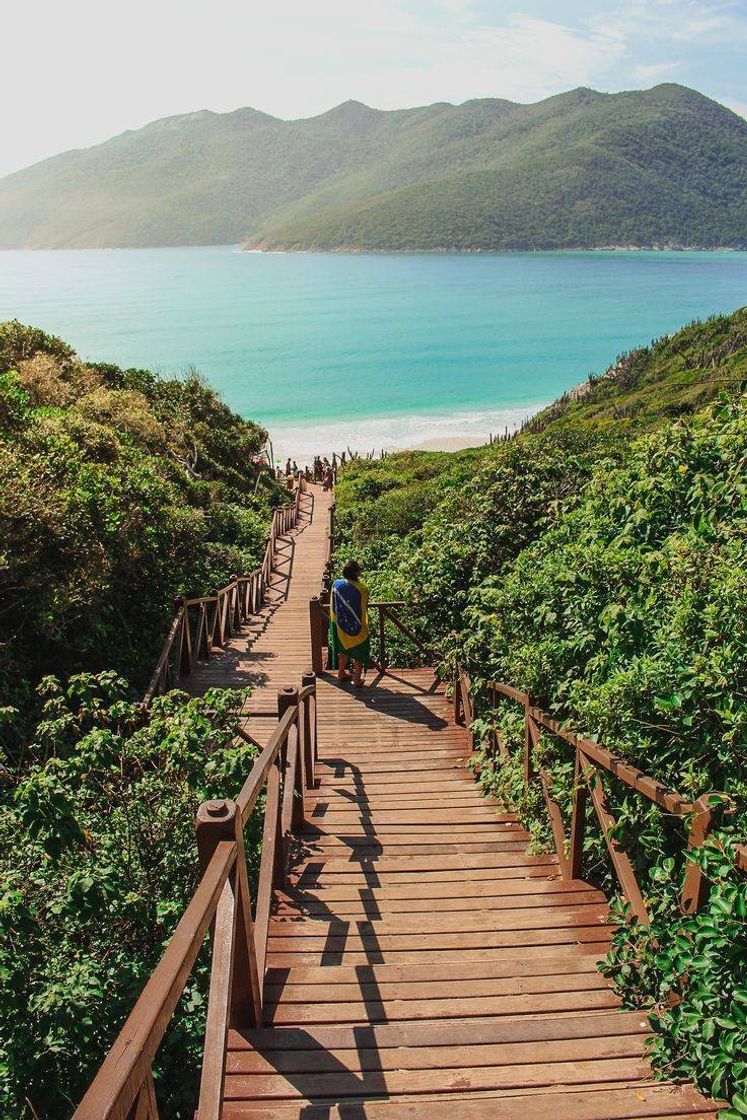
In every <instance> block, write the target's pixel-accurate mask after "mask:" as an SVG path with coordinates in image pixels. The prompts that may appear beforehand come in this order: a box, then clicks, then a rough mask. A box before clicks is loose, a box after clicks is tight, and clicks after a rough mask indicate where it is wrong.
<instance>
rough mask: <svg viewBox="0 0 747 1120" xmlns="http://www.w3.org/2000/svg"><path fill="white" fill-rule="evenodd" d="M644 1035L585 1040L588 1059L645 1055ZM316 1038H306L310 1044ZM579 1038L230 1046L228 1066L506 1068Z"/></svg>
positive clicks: (566, 1051)
mask: <svg viewBox="0 0 747 1120" xmlns="http://www.w3.org/2000/svg"><path fill="white" fill-rule="evenodd" d="M647 1037H648V1036H647V1035H645V1034H618V1035H608V1036H606V1037H604V1036H602V1037H597V1038H586V1039H584V1040H583V1045H584V1053H585V1054H586V1056H587V1057H588V1058H607V1059H615V1058H631V1057H641V1056H642V1054H643V1047H644V1042H645V1040H646V1038H647ZM312 1041H313V1036H312V1038H311V1039H307V1045H309V1044H310V1043H311V1042H312ZM578 1049H579V1043H578V1041H577V1040H576V1039H560V1040H557V1041H554V1042H502V1043H500V1044H489V1043H479V1044H474V1045H471V1046H467V1045H463V1044H461V1042H460V1043H456V1044H454V1045H452V1046H441V1047H438V1046H435V1047H434V1046H408V1047H397V1048H396V1050H393V1049H389V1050H381V1049H379V1048H378V1047H374V1048H366V1047H365V1045H364V1046H362V1047H361V1048H360V1049H356V1050H352V1051H351V1050H334V1049H329V1048H326V1047H324V1048H322V1047H314V1048H310V1049H307V1050H300V1049H299V1050H286V1051H269V1053H266V1054H265V1053H262V1052H261V1051H256V1050H232V1051H230V1053H229V1056H228V1060H227V1063H226V1069H227V1071H228V1072H229V1073H231V1074H236V1073H265V1074H271V1073H272V1072H273V1071H275V1072H277V1073H286V1074H287V1073H327V1072H329V1073H333V1072H335V1070H339V1069H340V1068H341V1067H343V1068H345V1069H347V1070H348V1071H349V1072H351V1073H362V1072H365V1071H369V1070H378V1069H384V1070H392V1069H413V1070H426V1069H445V1068H446V1069H448V1068H449V1067H454V1066H457V1067H459V1066H462V1067H464V1068H469V1069H474V1068H476V1067H478V1066H506V1065H513V1064H514V1063H517V1064H524V1063H529V1062H562V1061H568V1060H570V1059H572V1058H574V1057H576V1056H577V1055H578Z"/></svg>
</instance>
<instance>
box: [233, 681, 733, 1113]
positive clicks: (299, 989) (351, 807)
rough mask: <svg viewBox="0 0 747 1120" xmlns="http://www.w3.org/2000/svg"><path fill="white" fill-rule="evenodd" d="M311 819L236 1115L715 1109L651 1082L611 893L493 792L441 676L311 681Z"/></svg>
mask: <svg viewBox="0 0 747 1120" xmlns="http://www.w3.org/2000/svg"><path fill="white" fill-rule="evenodd" d="M317 694H318V705H319V706H318V719H319V731H318V734H319V748H320V757H319V760H318V762H317V769H316V777H317V783H316V789H315V790H314V791H313V793H311V795H310V797H309V799H308V807H307V823H306V824H305V825H304V826H303V828H302V829H300V830H299V831H298V833H297V835H296V854H295V858H294V862H293V867H292V871H291V874H290V876H289V882H288V885H287V887H286V889H284V890H281V891H277V892H276V896H275V908H274V914H273V917H272V919H271V922H270V926H269V931H268V932H269V941H268V957H267V966H268V967H267V973H266V977H265V1005H264V1014H265V1023H266V1026H265V1027H264V1028H263V1029H261V1030H253V1031H243V1032H237V1031H235V1030H234V1031H231V1032H230V1033H229V1038H228V1054H227V1060H226V1073H225V1082H224V1107H223V1116H224V1118H225V1120H230V1118H236V1120H238V1118H239V1117H245V1118H248V1117H253V1118H255V1120H259V1118H262V1120H265V1118H266V1120H270V1117H272V1118H277V1120H281V1118H286V1117H297V1118H299V1120H300V1118H304V1120H310V1118H312V1117H313V1118H316V1117H320V1118H321V1117H325V1118H327V1117H341V1118H342V1117H345V1118H346V1120H347V1118H352V1117H356V1118H357V1117H364V1116H365V1117H376V1116H379V1115H381V1116H386V1117H413V1118H415V1117H417V1118H423V1120H425V1118H426V1117H435V1116H441V1115H443V1116H447V1115H448V1116H449V1118H450V1120H451V1118H452V1117H473V1116H474V1117H511V1118H512V1120H513V1118H518V1117H525V1116H526V1117H529V1116H532V1117H536V1116H543V1115H547V1116H550V1115H552V1116H554V1117H555V1116H557V1117H578V1118H579V1120H580V1118H582V1117H584V1118H589V1120H592V1118H594V1120H601V1118H602V1117H633V1116H638V1117H642V1116H665V1115H671V1114H676V1115H680V1116H682V1115H687V1116H695V1115H697V1116H706V1115H712V1114H713V1111H714V1110H715V1106H713V1105H711V1104H709V1103H708V1102H706V1101H705V1100H704V1099H703V1098H702V1097H701V1096H700V1095H699V1094H697V1093H696V1092H695V1091H694V1090H692V1089H689V1088H683V1087H677V1086H671V1085H670V1086H667V1085H662V1084H661V1083H654V1082H653V1079H652V1076H651V1071H650V1067H649V1065H648V1062H647V1061H646V1058H645V1056H644V1045H645V1041H646V1038H647V1036H648V1033H649V1029H648V1026H647V1023H646V1020H645V1017H644V1016H643V1015H641V1014H640V1013H635V1012H623V1011H620V1010H618V1009H617V1008H618V1003H619V1001H618V1000H617V998H616V997H615V995H614V994H613V993H612V991H611V990H610V987H609V985H608V983H607V982H606V981H605V980H604V978H603V977H602V976H601V975H600V973H599V972H598V970H597V967H596V965H597V961H598V960H599V959H600V958H601V957H602V956H603V955H604V953H605V952H606V951H607V947H608V944H609V941H610V936H611V931H610V927H609V925H608V924H607V923H608V919H607V905H606V901H605V899H604V896H603V895H602V894H601V893H600V892H599V891H596V890H594V889H592V888H590V887H589V886H588V885H587V884H586V883H584V882H582V881H579V880H576V881H567V880H562V879H561V878H560V875H559V868H558V861H557V858H556V857H555V856H549V855H530V854H528V852H527V845H528V842H529V837H528V835H527V833H526V832H525V831H524V830H523V829H522V828H520V827H519V826H518V824H517V823H516V820H515V818H514V817H513V815H512V814H510V813H503V812H499V811H498V810H497V808H496V807H495V805H493V804H491V803H490V802H489V801H487V800H486V799H485V798H483V797H482V796H481V795H480V793H479V792H478V791H477V789H476V787H475V784H474V779H473V777H472V775H471V774H470V773H469V772H468V770H467V767H466V762H467V754H468V746H469V744H468V735H467V732H466V731H465V730H464V729H463V728H461V727H457V726H455V725H454V723H453V716H452V708H451V705H450V704H449V703H448V701H447V699H446V697H445V695H444V691H443V687H442V686H441V685H440V684H439V683H438V682H437V681H436V680H435V678H434V676H433V674H432V673H430V672H427V671H422V670H419V671H394V672H393V673H392V674H387V675H386V676H379V675H377V676H375V677H374V679H373V680H372V681H371V683H370V686H369V688H367V689H366V690H364V691H361V692H356V691H354V690H351V689H350V688H349V687H348V686H342V687H340V686H338V685H337V683H336V682H334V681H333V680H332V678H330V677H325V678H323V679H320V680H319V681H318V684H317Z"/></svg>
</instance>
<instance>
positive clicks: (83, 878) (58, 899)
mask: <svg viewBox="0 0 747 1120" xmlns="http://www.w3.org/2000/svg"><path fill="white" fill-rule="evenodd" d="M265 438H266V433H265V432H264V431H263V430H262V428H261V427H259V426H258V425H256V424H253V423H251V422H249V421H245V420H242V419H241V418H240V417H238V416H236V415H235V414H234V413H232V412H231V411H230V410H229V409H228V408H227V407H226V406H225V405H224V404H223V403H222V402H221V401H220V400H219V398H218V397H217V396H216V394H215V393H214V392H213V391H212V390H211V389H210V388H209V387H208V386H207V385H206V384H205V383H204V382H202V381H201V380H200V378H199V377H198V376H197V375H196V374H190V375H188V376H186V377H184V378H181V379H166V378H161V377H158V376H157V375H155V374H153V373H151V372H150V371H148V370H141V369H126V370H125V369H120V368H119V367H117V366H114V365H108V364H100V363H95V364H92V363H87V362H83V361H81V360H80V359H79V358H78V357H77V355H76V354H75V353H74V351H73V349H72V348H71V347H70V346H68V345H67V344H66V343H65V342H63V341H62V340H60V339H58V338H54V337H52V336H49V335H47V334H44V333H43V332H42V331H40V330H36V329H34V328H31V327H27V326H23V325H22V324H20V323H18V322H10V323H4V324H2V325H0V697H1V699H0V749H1V750H2V754H1V755H0V1115H2V1116H7V1117H11V1116H12V1117H24V1118H28V1120H31V1118H34V1120H38V1118H41V1117H43V1118H44V1120H57V1118H60V1120H62V1118H63V1117H66V1116H69V1115H70V1112H71V1111H72V1108H73V1106H74V1105H75V1103H77V1101H78V1100H79V1098H80V1096H81V1095H82V1092H83V1090H84V1088H85V1086H86V1084H87V1082H88V1081H89V1080H90V1077H91V1074H92V1071H93V1070H94V1069H95V1068H96V1066H97V1065H98V1064H99V1062H100V1060H101V1058H102V1057H103V1055H104V1053H105V1052H106V1050H107V1048H108V1046H109V1045H110V1044H111V1041H112V1039H113V1038H114V1036H115V1035H116V1032H117V1030H118V1029H119V1027H120V1026H121V1024H122V1022H123V1020H124V1018H125V1016H126V1014H127V1013H128V1011H129V1010H130V1008H131V1006H132V1004H133V1003H134V1000H135V998H136V996H137V994H138V993H139V991H140V989H141V988H142V985H143V983H144V981H145V979H146V977H147V976H148V974H149V973H150V971H151V970H152V968H153V967H154V965H155V963H156V961H157V960H158V958H159V956H160V954H161V951H162V948H163V944H164V941H165V940H166V939H167V938H168V936H169V935H170V933H171V932H172V930H173V928H174V926H175V924H176V922H177V920H178V918H179V916H180V914H181V912H182V910H183V908H184V905H185V902H186V900H187V898H188V897H189V895H190V893H191V891H192V889H193V887H194V884H195V874H196V860H195V848H194V835H193V829H192V822H193V820H194V814H195V810H196V808H197V806H198V805H199V803H200V802H201V801H202V800H204V799H205V798H208V797H211V796H218V795H222V796H225V795H226V793H227V792H234V791H235V790H237V789H238V788H239V787H240V785H241V783H242V781H243V779H244V777H245V776H246V773H247V772H248V769H249V767H250V760H251V758H252V756H253V753H254V748H252V747H250V746H247V745H245V744H241V743H239V744H238V745H237V743H236V742H235V741H234V731H235V726H236V722H237V717H238V712H239V710H240V708H241V705H242V703H243V700H244V694H243V693H241V692H231V691H215V690H214V691H212V692H209V693H208V694H207V695H206V696H205V697H204V698H202V699H191V698H189V697H187V696H186V695H184V694H181V693H173V692H172V693H170V694H169V695H168V696H166V697H164V698H157V699H156V701H155V702H154V705H153V708H152V711H151V713H150V716H149V718H148V719H147V720H146V719H144V716H143V712H142V709H141V707H140V703H139V699H140V697H141V696H142V692H143V688H144V685H145V683H146V682H147V680H148V678H149V677H150V674H151V672H152V669H153V665H154V662H155V660H156V657H157V655H158V651H159V649H160V647H161V644H162V642H163V639H164V636H165V633H166V629H167V626H168V623H169V621H170V619H171V617H172V614H173V604H174V598H175V597H176V596H179V595H183V594H192V595H195V594H209V593H210V592H211V591H212V590H214V589H215V588H216V587H218V586H222V585H223V584H225V583H226V582H227V581H228V578H229V577H230V576H231V574H233V573H235V572H243V571H247V570H251V568H253V567H254V566H255V565H256V563H257V561H258V560H259V558H260V557H261V555H262V552H263V550H264V542H265V535H266V533H267V530H268V528H269V522H270V518H271V511H272V508H273V507H274V506H275V505H277V504H279V503H280V502H281V501H282V500H283V494H282V492H281V491H280V488H279V487H277V485H276V484H275V483H274V481H273V480H272V478H271V475H270V473H269V472H268V471H265V470H262V469H261V468H260V465H259V463H258V462H257V459H258V456H259V452H260V450H261V448H262V446H263V444H264V442H265ZM246 839H247V853H248V857H249V862H250V869H251V867H252V865H253V864H252V861H253V860H254V859H255V856H256V852H257V849H258V842H259V838H258V837H253V836H252V835H251V832H250V833H249V834H247V838H246ZM205 983H206V974H205V969H204V968H202V967H200V968H198V970H197V972H196V974H195V976H194V978H193V981H192V982H191V987H190V990H189V992H188V995H187V998H186V1000H185V1001H184V1002H183V1003H182V1006H181V1010H180V1012H179V1017H178V1019H177V1023H176V1027H175V1030H174V1031H172V1032H171V1034H170V1036H169V1040H168V1042H167V1044H166V1047H165V1049H163V1051H162V1052H161V1055H160V1057H159V1066H158V1069H157V1075H158V1081H159V1089H160V1090H161V1091H162V1094H163V1098H164V1099H163V1104H164V1111H163V1113H162V1114H163V1115H165V1116H180V1115H183V1116H186V1115H188V1114H190V1115H191V1111H190V1110H191V1109H192V1108H193V1104H194V1085H193V1083H192V1081H191V1080H190V1076H191V1071H194V1070H198V1069H199V1060H198V1056H197V1055H198V1051H199V1039H200V1037H201V1033H200V1032H201V1016H203V1014H204V994H205Z"/></svg>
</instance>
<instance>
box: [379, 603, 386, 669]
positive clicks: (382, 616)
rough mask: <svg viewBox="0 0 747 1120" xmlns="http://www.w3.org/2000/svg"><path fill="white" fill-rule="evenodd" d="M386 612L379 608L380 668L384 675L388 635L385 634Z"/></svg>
mask: <svg viewBox="0 0 747 1120" xmlns="http://www.w3.org/2000/svg"><path fill="white" fill-rule="evenodd" d="M385 618H386V612H385V611H384V608H383V607H379V666H380V668H381V671H382V673H385V672H386V635H385V633H384V626H385Z"/></svg>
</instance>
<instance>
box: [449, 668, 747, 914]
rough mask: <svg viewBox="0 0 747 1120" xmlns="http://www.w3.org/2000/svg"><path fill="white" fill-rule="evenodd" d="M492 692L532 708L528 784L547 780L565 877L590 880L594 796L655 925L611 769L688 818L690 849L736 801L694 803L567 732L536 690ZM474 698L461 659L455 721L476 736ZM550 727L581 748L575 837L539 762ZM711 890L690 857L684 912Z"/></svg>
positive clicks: (605, 832)
mask: <svg viewBox="0 0 747 1120" xmlns="http://www.w3.org/2000/svg"><path fill="white" fill-rule="evenodd" d="M486 691H487V693H488V697H489V706H490V707H491V708H494V707H495V703H496V698H497V697H505V698H507V699H510V700H514V701H515V702H516V703H518V704H521V705H522V707H523V709H524V782H525V785H526V786H527V787H529V785H530V783H531V782H533V781H538V782H539V783H540V788H541V789H542V794H543V797H544V801H545V806H546V809H547V813H548V816H549V819H550V825H551V828H552V835H553V842H554V845H555V851H556V853H557V856H558V862H559V864H560V873H561V876H562V877H563V878H564V879H581V878H583V853H584V837H585V830H586V818H587V814H586V806H587V801H588V800H589V799H590V800H591V804H592V806H593V808H594V812H595V814H596V817H597V820H598V822H599V826H600V828H601V832H602V836H603V838H604V841H605V844H606V846H607V851H608V853H609V856H610V860H611V862H612V866H613V868H614V870H615V874H616V876H617V880H618V882H619V884H620V889H621V892H622V895H623V898H624V899H625V901H626V902H627V903H628V904H629V907H630V914H631V915H633V916H634V917H635V918H637V919H638V921H639V922H641V923H644V924H648V923H649V916H648V911H647V909H646V904H645V901H644V898H643V894H642V892H641V889H640V886H639V884H638V880H637V878H636V874H635V871H634V869H633V864H632V862H631V860H630V857H629V856H628V854H627V852H625V850H624V849H623V847H622V845H621V843H620V841H619V839H618V836H617V828H616V822H615V819H614V817H613V815H612V813H611V812H610V809H609V805H608V801H607V793H606V790H605V786H604V778H603V775H604V773H608V774H611V775H612V776H613V777H614V778H616V779H617V780H618V781H620V782H622V783H623V784H624V785H626V786H628V787H629V788H630V789H632V790H634V791H635V792H636V793H638V794H639V795H640V796H641V797H643V798H645V799H646V800H648V801H650V802H651V803H653V804H654V805H657V806H658V807H659V808H660V809H661V810H662V811H663V812H665V813H668V814H669V815H670V816H673V817H676V818H678V819H680V820H682V821H683V823H684V825H685V828H686V831H687V847H688V850H689V851H690V852H693V851H695V850H696V849H698V848H700V847H702V845H703V844H704V843H705V841H706V840H707V839H708V836H709V833H710V831H711V827H712V824H713V814H714V809H715V807H716V805H718V804H722V803H723V802H725V801H728V798H726V797H725V795H724V794H722V793H715V792H714V793H706V794H703V795H702V796H701V797H699V798H698V799H697V800H696V801H694V802H690V801H687V800H686V799H685V798H684V797H682V796H680V794H679V793H677V792H676V791H675V790H671V789H668V788H667V787H666V786H664V785H662V783H661V782H658V781H657V780H656V779H655V778H651V777H649V776H648V775H647V774H644V773H643V772H642V771H641V770H638V769H637V768H636V767H635V766H631V765H630V763H628V762H625V761H624V760H623V759H621V758H618V757H616V756H615V755H613V754H612V753H611V752H610V751H608V750H607V749H606V748H605V747H603V746H601V745H600V744H599V743H596V742H594V741H593V740H592V739H586V738H584V737H583V736H581V735H577V734H576V733H575V732H573V731H568V730H566V729H565V728H564V727H563V726H562V724H560V723H559V722H558V721H557V720H555V719H553V718H552V717H551V716H550V715H549V714H548V713H547V712H544V711H542V710H541V709H540V708H538V707H537V706H536V705H535V703H534V701H533V698H532V697H531V696H530V695H529V693H526V692H521V691H519V689H516V688H512V687H511V686H510V685H507V684H500V683H490V684H488V685H487V686H486ZM474 704H475V701H474V695H473V690H472V684H471V681H470V679H469V676H468V675H467V673H466V672H465V671H464V669H462V668H461V667H460V666H458V665H457V671H456V677H455V682H454V720H455V722H457V723H462V724H465V725H466V726H467V727H468V728H469V729H470V735H472V732H471V725H472V723H473V722H474V720H475V707H474ZM543 732H545V733H548V734H551V735H553V736H555V737H556V738H558V739H560V740H561V741H563V742H564V743H566V744H567V745H568V746H570V747H572V748H573V751H574V756H575V771H574V783H573V804H572V811H571V821H570V835H569V836H568V837H566V833H565V827H564V823H563V817H562V814H561V809H560V805H559V804H558V802H557V801H556V800H555V799H554V797H553V795H552V781H551V778H550V775H549V774H548V773H547V771H546V770H545V769H544V768H543V767H542V766H537V765H536V758H537V747H538V745H539V741H540V736H541V735H542V733H543ZM490 734H491V739H492V743H491V746H492V747H493V749H494V750H497V751H498V753H500V754H501V755H502V756H503V757H504V758H505V757H506V756H507V748H506V745H505V743H504V742H503V740H502V738H501V737H500V735H499V733H498V732H497V731H496V730H493V731H491V733H490ZM736 864H737V866H738V867H739V868H740V869H741V870H742V871H747V847H744V846H740V847H738V848H737V856H736ZM707 892H708V882H707V880H706V878H705V876H704V874H703V870H702V868H701V866H700V864H699V863H698V862H697V861H696V860H694V859H688V861H687V867H686V871H685V879H684V885H683V888H682V895H681V899H680V905H681V909H682V912H683V913H685V914H692V913H694V912H695V911H696V910H698V909H700V907H701V906H702V905H703V903H704V902H705V901H706V898H707Z"/></svg>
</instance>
